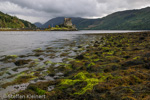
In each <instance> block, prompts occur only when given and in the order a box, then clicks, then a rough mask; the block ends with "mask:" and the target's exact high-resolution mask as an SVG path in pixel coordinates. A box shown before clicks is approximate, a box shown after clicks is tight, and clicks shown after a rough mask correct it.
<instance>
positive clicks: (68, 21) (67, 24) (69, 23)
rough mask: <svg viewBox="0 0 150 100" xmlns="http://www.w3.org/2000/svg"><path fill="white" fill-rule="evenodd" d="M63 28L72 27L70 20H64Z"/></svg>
mask: <svg viewBox="0 0 150 100" xmlns="http://www.w3.org/2000/svg"><path fill="white" fill-rule="evenodd" d="M64 26H72V21H71V18H65V19H64Z"/></svg>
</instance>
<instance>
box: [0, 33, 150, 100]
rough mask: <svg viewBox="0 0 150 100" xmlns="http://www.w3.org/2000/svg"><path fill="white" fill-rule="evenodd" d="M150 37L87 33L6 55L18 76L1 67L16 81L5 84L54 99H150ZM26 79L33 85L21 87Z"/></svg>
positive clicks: (31, 93)
mask: <svg viewBox="0 0 150 100" xmlns="http://www.w3.org/2000/svg"><path fill="white" fill-rule="evenodd" d="M149 40H150V32H141V33H140V32H137V33H110V34H106V33H105V34H88V35H79V37H78V38H77V39H76V40H74V41H68V40H58V41H57V42H64V44H63V45H60V46H58V47H51V46H49V47H47V48H46V49H41V48H38V49H36V50H33V53H32V54H28V55H19V56H17V55H9V56H4V57H1V59H0V60H1V62H3V64H8V65H9V64H14V66H16V67H14V68H10V70H11V71H13V72H12V73H13V74H12V73H10V72H9V71H8V70H7V68H3V69H2V68H1V70H3V72H5V73H2V72H1V73H0V74H1V76H4V77H2V79H3V78H8V80H10V79H12V81H10V82H8V80H6V82H4V83H1V84H0V86H1V87H2V88H5V89H7V88H8V87H9V86H12V87H13V88H18V92H17V93H16V94H19V95H45V98H43V99H48V98H51V100H72V99H73V100H80V99H81V100H82V99H85V100H148V99H150V96H149V93H150V78H149V77H150V74H149V73H150V70H149V69H150V63H149V61H150V41H149ZM3 64H2V65H1V66H2V67H3ZM14 72H15V73H14ZM6 73H7V75H5V74H6ZM24 83H28V84H25V85H23V86H22V85H19V84H24ZM20 88H24V89H22V90H21V89H20ZM19 89H20V90H21V91H19ZM12 99H13V98H12ZM14 100H20V98H15V99H14ZM25 100H28V99H25ZM30 100H34V99H33V98H30Z"/></svg>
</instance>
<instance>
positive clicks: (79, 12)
mask: <svg viewBox="0 0 150 100" xmlns="http://www.w3.org/2000/svg"><path fill="white" fill-rule="evenodd" d="M147 6H150V0H0V11H2V12H4V13H7V14H10V15H13V16H17V17H18V18H21V19H25V20H28V21H30V22H32V23H34V22H41V23H45V22H46V21H48V20H49V19H51V18H54V17H61V16H65V17H84V18H99V17H103V16H106V15H108V14H111V13H113V12H116V11H122V10H128V9H140V8H144V7H147Z"/></svg>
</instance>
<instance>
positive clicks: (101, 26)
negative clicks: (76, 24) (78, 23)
mask: <svg viewBox="0 0 150 100" xmlns="http://www.w3.org/2000/svg"><path fill="white" fill-rule="evenodd" d="M85 29H97V30H150V7H147V8H143V9H139V10H126V11H120V12H116V13H113V14H110V15H108V16H106V17H103V18H101V20H99V21H98V22H95V23H93V24H92V25H89V26H88V27H87V28H85Z"/></svg>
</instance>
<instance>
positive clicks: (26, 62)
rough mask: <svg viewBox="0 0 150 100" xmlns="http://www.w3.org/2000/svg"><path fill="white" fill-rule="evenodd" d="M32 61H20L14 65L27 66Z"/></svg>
mask: <svg viewBox="0 0 150 100" xmlns="http://www.w3.org/2000/svg"><path fill="white" fill-rule="evenodd" d="M31 61H32V60H30V59H29V60H18V61H16V62H14V64H15V65H16V66H21V65H25V64H28V63H29V62H31Z"/></svg>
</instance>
